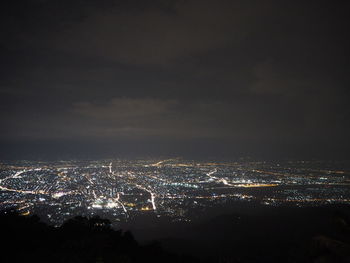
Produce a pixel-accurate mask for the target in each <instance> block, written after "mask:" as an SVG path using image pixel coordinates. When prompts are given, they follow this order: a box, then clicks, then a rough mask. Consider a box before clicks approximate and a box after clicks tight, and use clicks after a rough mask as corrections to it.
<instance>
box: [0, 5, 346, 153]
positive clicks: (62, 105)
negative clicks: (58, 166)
mask: <svg viewBox="0 0 350 263" xmlns="http://www.w3.org/2000/svg"><path fill="white" fill-rule="evenodd" d="M0 5H1V6H0V19H1V23H0V28H1V31H0V32H1V38H0V50H1V51H0V67H1V71H0V122H1V125H0V149H1V150H0V157H1V158H5V159H7V158H9V159H11V158H14V159H16V158H17V159H19V158H105V157H125V156H126V157H141V156H184V157H189V158H238V157H247V156H251V157H253V158H274V159H276V158H296V159H301V158H309V159H311V158H323V159H337V158H342V159H346V158H349V156H350V150H349V146H350V142H349V134H350V124H349V119H350V118H349V117H350V107H349V105H348V104H349V98H350V91H349V83H350V72H349V71H350V60H349V58H350V56H349V47H350V38H349V32H350V30H349V22H348V20H349V18H348V16H349V14H350V12H349V11H350V2H349V1H321V0H319V1H312V0H311V1H277V0H276V1H269V0H267V1H260V0H259V1H258V0H257V1H243V0H242V1H233V0H232V1H218V0H216V1H214V0H212V1H205V0H198V1H197V0H188V1H186V0H178V1H177V0H174V1H171V0H159V1H145V0H143V1H132V0H129V1H98V0H95V1H94V0H86V1H83V0H74V1H72V0H27V1H20V0H17V1H2V2H1V4H0Z"/></svg>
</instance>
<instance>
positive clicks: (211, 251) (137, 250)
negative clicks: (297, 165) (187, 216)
mask: <svg viewBox="0 0 350 263" xmlns="http://www.w3.org/2000/svg"><path fill="white" fill-rule="evenodd" d="M238 211H239V213H237V212H236V213H228V214H226V215H224V216H223V215H221V216H214V217H212V218H211V219H208V220H202V221H200V222H199V221H198V222H195V223H191V224H178V225H176V224H174V225H172V226H166V225H164V226H162V225H156V226H154V227H148V228H147V229H146V228H145V229H144V230H143V232H142V231H141V230H137V229H136V228H135V235H136V237H137V239H139V240H142V239H144V240H145V239H146V238H145V236H147V235H148V236H149V237H150V236H152V233H151V232H152V231H153V232H154V233H155V234H154V235H153V237H154V238H156V240H157V241H153V242H145V241H141V242H138V241H136V240H135V238H134V237H133V235H132V234H131V232H129V231H126V232H123V231H121V230H114V229H112V228H111V226H110V222H109V221H108V220H105V219H101V218H99V217H92V218H84V217H75V218H73V219H70V220H68V221H66V222H65V223H64V224H63V225H62V226H61V227H58V228H57V227H56V228H55V227H52V226H49V225H47V224H45V223H42V222H41V221H40V220H39V218H38V217H36V216H20V215H18V214H17V213H15V212H11V211H6V212H2V214H1V216H0V227H1V229H0V231H1V239H2V241H3V242H2V243H3V245H2V246H1V262H350V227H349V222H350V207H349V206H326V207H314V208H296V207H295V208H291V207H278V208H276V207H268V208H267V207H265V208H264V207H256V208H255V210H254V212H252V211H253V210H251V209H246V210H244V209H240V210H238ZM132 231H133V232H134V230H132ZM147 231H148V232H149V233H147ZM162 233H163V234H162ZM142 235H144V237H142Z"/></svg>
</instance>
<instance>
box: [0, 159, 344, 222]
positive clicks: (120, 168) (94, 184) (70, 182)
mask: <svg viewBox="0 0 350 263" xmlns="http://www.w3.org/2000/svg"><path fill="white" fill-rule="evenodd" d="M339 167H343V166H342V165H340V164H339V163H334V162H320V161H311V162H307V161H285V162H280V163H277V162H247V161H241V162H233V163H223V162H222V163H214V162H198V161H186V160H183V159H179V158H177V159H167V160H151V159H145V160H143V159H138V160H99V161H57V162H31V161H17V162H5V161H2V162H1V170H0V171H1V172H0V209H1V210H8V209H15V210H17V211H18V212H19V213H21V214H22V215H30V214H38V215H39V216H40V217H42V218H43V219H44V220H46V221H47V222H49V223H51V224H54V225H57V226H58V225H60V224H62V223H63V222H64V221H65V220H67V219H68V218H71V217H74V216H77V215H83V216H93V215H101V216H103V217H106V218H108V219H110V220H111V221H112V223H113V224H118V222H127V221H129V220H131V219H132V218H135V217H137V216H138V215H142V214H147V213H148V214H153V215H154V216H156V217H168V218H170V219H171V220H172V221H185V222H187V221H191V218H192V217H193V214H195V213H194V211H205V210H206V209H207V208H209V207H215V206H220V205H224V204H226V203H228V202H231V201H233V202H235V201H238V202H257V203H259V204H262V205H268V206H281V205H296V206H317V205H324V204H331V203H332V204H340V203H343V204H349V203H350V192H349V186H350V172H349V170H346V168H345V169H339Z"/></svg>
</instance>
